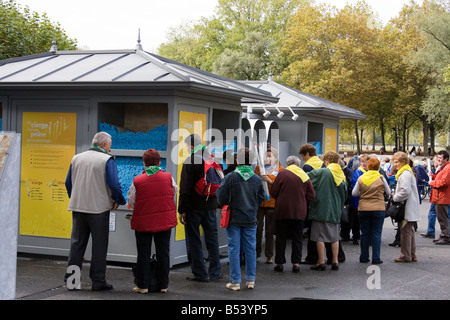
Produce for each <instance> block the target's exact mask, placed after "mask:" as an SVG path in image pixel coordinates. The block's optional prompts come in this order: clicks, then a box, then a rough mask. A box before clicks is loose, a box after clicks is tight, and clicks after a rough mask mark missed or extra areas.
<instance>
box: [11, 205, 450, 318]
mask: <svg viewBox="0 0 450 320" xmlns="http://www.w3.org/2000/svg"><path fill="white" fill-rule="evenodd" d="M429 207H430V204H429V202H428V200H427V199H426V200H425V201H424V202H423V203H422V205H421V207H420V210H421V219H422V220H421V221H420V222H419V223H418V230H417V232H416V234H415V236H416V245H417V257H418V261H417V262H411V263H397V262H394V259H395V258H398V257H399V255H400V248H398V247H391V246H389V245H388V244H389V243H391V242H392V241H393V240H394V236H395V228H394V226H393V225H392V223H391V221H390V219H386V220H385V223H384V227H383V234H382V244H381V259H382V260H383V262H384V263H383V264H380V265H372V264H370V263H360V262H359V252H360V248H359V246H358V245H354V244H353V243H352V242H343V243H342V246H343V250H344V252H345V255H346V261H345V262H343V263H340V268H339V270H338V271H332V270H331V268H330V266H327V270H326V271H313V270H310V266H309V265H301V266H300V272H299V273H292V272H291V268H292V265H291V264H290V263H287V264H286V265H285V268H284V272H283V273H278V272H275V271H274V270H273V268H274V264H266V263H265V259H264V258H259V259H258V263H257V268H256V286H255V288H254V289H253V290H249V289H246V288H245V281H244V280H243V283H242V284H241V291H230V290H227V289H226V288H225V285H226V283H227V282H228V280H229V271H228V263H227V259H226V258H225V259H223V260H222V272H223V274H224V277H223V279H221V280H218V281H211V282H208V283H200V282H193V281H188V280H186V277H187V276H190V275H191V272H190V267H189V265H188V264H182V265H177V266H174V267H173V268H172V269H171V270H170V275H169V279H170V284H169V290H168V292H167V293H149V294H139V293H135V292H133V291H132V288H133V286H134V285H133V274H132V271H131V265H129V264H128V265H127V264H108V268H107V273H106V275H107V281H108V282H109V283H111V284H112V285H113V286H114V289H113V290H111V291H101V292H96V291H92V290H91V284H90V279H89V262H86V263H85V264H84V265H83V269H82V281H81V290H75V291H70V290H68V289H67V288H66V287H65V285H64V283H63V277H64V274H65V272H66V268H67V260H66V259H64V258H61V257H49V256H41V255H28V254H26V255H25V254H18V257H17V282H16V300H152V301H153V300H154V301H161V302H162V301H175V300H176V301H178V302H177V305H178V306H179V305H180V304H181V307H180V306H179V307H178V309H177V311H176V312H177V313H178V312H179V313H183V312H184V311H185V312H187V313H190V314H195V313H196V312H208V311H207V310H206V309H205V310H200V309H193V308H195V305H193V304H191V303H190V302H191V301H220V302H221V303H223V301H233V300H234V301H237V300H240V301H244V300H248V301H253V302H258V304H263V305H264V302H265V301H274V300H279V301H288V300H448V299H450V290H449V284H450V245H441V246H438V245H435V244H434V243H433V242H432V239H427V238H423V237H421V236H420V234H421V233H424V232H426V228H427V224H428V209H429ZM439 232H440V228H439V224H438V223H437V222H436V233H437V234H439ZM304 244H305V245H306V241H305V243H304ZM305 253H306V246H305V247H304V251H303V255H305ZM286 257H287V260H288V261H289V260H290V258H289V257H290V247H288V249H287V251H286ZM154 305H157V304H154ZM184 307H186V309H184ZM189 308H190V309H189ZM249 310H250V309H249ZM249 310H247V313H249ZM220 311H221V312H222V313H225V311H226V310H225V309H224V310H220ZM232 311H233V310H232V309H230V312H232ZM234 311H236V312H238V313H239V312H241V311H242V310H238V309H236V310H234ZM266 311H267V310H266ZM216 312H218V311H217V310H216ZM252 312H255V309H253V310H252ZM258 312H259V313H260V314H261V313H262V312H264V309H262V310H259V311H258ZM241 314H242V313H241Z"/></svg>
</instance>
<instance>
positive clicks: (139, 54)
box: [0, 50, 278, 102]
mask: <svg viewBox="0 0 450 320" xmlns="http://www.w3.org/2000/svg"><path fill="white" fill-rule="evenodd" d="M108 82H109V83H111V84H112V83H114V84H116V85H117V84H120V83H123V84H124V85H125V84H126V83H141V84H142V85H145V86H151V85H155V86H160V85H161V84H164V85H166V84H170V83H173V84H174V85H175V83H176V84H177V87H180V84H182V83H184V87H191V88H192V87H196V88H197V89H198V90H202V91H204V90H210V91H217V92H221V93H224V94H232V95H234V96H241V99H242V101H244V100H245V101H247V102H260V101H262V102H264V101H266V102H276V101H278V98H274V97H273V96H272V95H271V94H270V93H268V92H265V91H263V90H260V89H258V88H254V87H251V86H248V85H247V84H244V83H240V82H238V81H234V80H231V79H227V78H223V77H220V76H218V75H215V74H212V73H209V72H206V71H203V70H200V69H196V68H193V67H190V66H187V65H184V64H181V63H178V62H176V61H173V60H170V59H167V58H163V57H160V56H157V55H154V54H151V53H148V52H145V51H142V50H111V51H57V52H47V53H42V54H38V55H32V56H25V57H20V58H13V59H7V60H2V61H0V87H2V86H3V87H6V86H9V87H11V86H12V85H13V84H14V83H17V84H18V85H19V84H20V86H27V85H43V86H46V87H49V86H51V85H54V84H58V85H60V86H70V84H75V83H77V84H80V83H86V84H88V83H92V84H99V85H100V84H101V85H102V86H104V85H105V84H107V83H108Z"/></svg>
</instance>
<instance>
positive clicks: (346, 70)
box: [280, 2, 396, 152]
mask: <svg viewBox="0 0 450 320" xmlns="http://www.w3.org/2000/svg"><path fill="white" fill-rule="evenodd" d="M377 25H379V21H377V20H376V18H375V15H374V13H373V11H372V9H371V8H370V7H369V6H368V5H367V3H365V2H359V3H358V4H356V5H355V6H350V5H347V6H345V7H344V8H343V9H342V10H338V9H337V8H336V7H330V6H325V5H321V6H313V5H310V4H305V5H304V6H302V7H301V9H300V10H299V11H298V13H297V14H296V15H295V16H294V18H293V19H292V20H291V22H290V25H289V27H288V29H287V37H286V39H285V41H284V43H283V53H284V54H286V56H287V57H288V61H289V62H290V64H289V66H288V67H287V68H286V69H285V70H284V71H283V73H282V74H281V77H280V78H281V79H282V81H283V82H284V83H285V84H287V85H289V86H291V87H294V88H298V89H300V90H303V91H305V92H309V93H311V94H315V95H317V96H320V97H322V98H325V99H328V100H331V101H335V102H338V103H340V104H343V105H345V106H348V107H351V108H354V109H357V110H360V111H361V112H362V113H364V114H365V115H367V119H366V120H364V121H360V122H359V123H358V122H357V121H354V135H355V136H356V137H357V144H358V152H361V146H360V142H362V141H360V134H361V133H362V130H359V127H358V126H363V127H362V128H363V129H364V128H367V129H369V128H371V127H379V128H380V129H381V132H382V137H383V138H382V140H383V145H384V144H385V142H384V135H385V124H386V122H387V121H388V120H389V118H391V117H392V116H393V114H392V105H393V101H394V100H395V98H396V91H395V90H394V88H395V87H394V86H393V83H394V78H393V77H392V74H391V70H392V58H393V57H395V52H394V51H393V50H392V46H390V45H389V42H388V41H389V39H390V38H389V36H391V37H392V35H391V33H388V32H386V33H385V34H384V33H382V31H381V30H380V29H379V28H377V27H376V26H377ZM368 131H371V130H368ZM361 140H362V139H361Z"/></svg>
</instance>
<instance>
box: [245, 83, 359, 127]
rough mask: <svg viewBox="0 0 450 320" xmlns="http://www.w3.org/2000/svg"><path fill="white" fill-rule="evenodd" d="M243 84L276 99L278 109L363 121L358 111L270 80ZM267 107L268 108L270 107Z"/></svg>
mask: <svg viewBox="0 0 450 320" xmlns="http://www.w3.org/2000/svg"><path fill="white" fill-rule="evenodd" d="M244 83H246V84H248V85H250V86H253V87H257V88H258V89H262V90H264V91H267V92H270V93H271V94H272V95H273V96H275V97H278V98H279V101H278V102H277V103H276V104H274V105H273V106H274V107H275V106H277V107H278V108H280V109H281V108H283V107H285V108H286V107H290V108H292V109H293V110H294V111H298V112H300V111H302V109H304V110H306V111H307V112H310V113H314V112H320V113H325V114H330V115H334V116H338V117H339V118H340V119H365V115H363V114H362V113H361V112H360V111H358V110H355V109H352V108H349V107H346V106H343V105H340V104H338V103H335V102H332V101H329V100H326V99H323V98H320V97H317V96H314V95H312V94H308V93H305V92H303V91H300V90H297V89H293V88H290V87H287V86H285V85H282V84H279V83H277V82H275V81H272V80H267V81H245V82H244ZM268 107H269V108H270V106H268Z"/></svg>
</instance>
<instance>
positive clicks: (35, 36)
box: [0, 0, 76, 59]
mask: <svg viewBox="0 0 450 320" xmlns="http://www.w3.org/2000/svg"><path fill="white" fill-rule="evenodd" d="M53 37H55V40H56V43H57V45H58V48H59V49H63V50H74V49H76V40H73V39H70V38H68V37H67V36H66V34H65V32H64V30H63V29H62V28H61V26H60V24H59V23H56V24H54V23H52V22H51V21H50V20H49V19H48V17H47V15H46V14H43V15H40V14H38V13H36V12H31V11H30V10H29V9H28V7H25V8H22V7H21V6H19V5H18V4H16V3H15V2H14V1H12V0H9V1H0V59H8V58H14V57H20V56H25V55H31V54H36V53H42V52H45V51H49V50H50V48H51V46H52V41H53Z"/></svg>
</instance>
